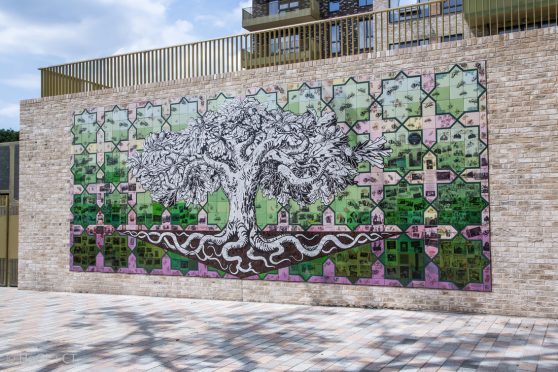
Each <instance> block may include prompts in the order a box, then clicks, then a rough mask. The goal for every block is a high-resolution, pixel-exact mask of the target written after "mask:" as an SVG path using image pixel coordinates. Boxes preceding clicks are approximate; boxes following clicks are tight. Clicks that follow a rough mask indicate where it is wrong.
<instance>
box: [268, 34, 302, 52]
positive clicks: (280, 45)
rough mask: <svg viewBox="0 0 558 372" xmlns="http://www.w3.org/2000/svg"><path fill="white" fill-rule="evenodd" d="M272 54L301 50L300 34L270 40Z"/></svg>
mask: <svg viewBox="0 0 558 372" xmlns="http://www.w3.org/2000/svg"><path fill="white" fill-rule="evenodd" d="M269 47H270V51H271V54H280V53H298V52H300V37H299V35H291V36H282V37H275V38H272V39H270V40H269Z"/></svg>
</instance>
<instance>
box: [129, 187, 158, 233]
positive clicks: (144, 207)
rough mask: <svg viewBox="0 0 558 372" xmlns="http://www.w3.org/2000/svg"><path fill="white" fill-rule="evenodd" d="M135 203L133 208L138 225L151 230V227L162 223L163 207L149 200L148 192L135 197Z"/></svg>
mask: <svg viewBox="0 0 558 372" xmlns="http://www.w3.org/2000/svg"><path fill="white" fill-rule="evenodd" d="M136 198H137V202H136V205H135V206H134V210H135V211H136V215H137V216H136V219H137V223H138V225H145V226H147V227H148V228H151V227H152V226H153V225H160V224H161V223H162V219H163V218H162V215H163V210H164V208H163V206H162V205H161V204H159V203H156V202H154V201H153V199H151V196H150V195H149V193H148V192H140V193H138V194H137V195H136Z"/></svg>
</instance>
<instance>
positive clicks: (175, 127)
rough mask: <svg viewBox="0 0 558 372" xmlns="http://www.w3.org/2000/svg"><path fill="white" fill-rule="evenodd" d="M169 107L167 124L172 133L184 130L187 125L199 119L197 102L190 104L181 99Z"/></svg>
mask: <svg viewBox="0 0 558 372" xmlns="http://www.w3.org/2000/svg"><path fill="white" fill-rule="evenodd" d="M170 107H171V109H170V111H171V113H170V116H169V119H168V123H169V125H170V126H171V130H172V131H173V132H179V131H181V130H184V129H186V127H187V126H188V123H190V122H191V121H192V120H195V119H197V118H199V117H200V114H199V112H198V102H197V101H194V102H190V101H189V100H187V99H186V98H182V100H180V102H179V103H173V104H171V105H170Z"/></svg>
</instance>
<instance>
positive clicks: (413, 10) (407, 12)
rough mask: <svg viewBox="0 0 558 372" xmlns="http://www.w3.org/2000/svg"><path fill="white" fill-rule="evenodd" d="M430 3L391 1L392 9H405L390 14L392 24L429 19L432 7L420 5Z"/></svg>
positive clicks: (410, 0)
mask: <svg viewBox="0 0 558 372" xmlns="http://www.w3.org/2000/svg"><path fill="white" fill-rule="evenodd" d="M428 1H429V0H390V1H389V7H390V8H400V7H404V8H402V9H397V10H392V11H390V12H389V20H390V22H399V21H406V20H409V19H416V18H422V17H428V15H429V14H430V5H422V6H421V5H420V3H427V2H428Z"/></svg>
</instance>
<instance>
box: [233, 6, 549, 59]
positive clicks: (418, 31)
mask: <svg viewBox="0 0 558 372" xmlns="http://www.w3.org/2000/svg"><path fill="white" fill-rule="evenodd" d="M554 8H555V5H554V4H553V3H551V2H547V1H544V0H531V1H529V0H519V1H518V2H512V1H502V2H499V1H484V0H469V1H467V0H465V1H464V0H446V1H427V0H253V4H252V7H251V8H247V9H244V11H243V18H242V26H243V27H244V28H245V29H246V30H248V31H251V32H253V35H252V38H253V40H252V42H251V47H252V49H251V50H246V51H245V53H244V54H243V63H242V64H243V67H245V68H256V67H262V66H266V65H270V64H276V63H277V62H276V60H277V59H278V58H279V59H281V58H283V59H284V60H285V61H289V60H291V59H292V58H293V57H294V56H295V55H297V56H298V57H299V59H302V60H308V59H319V58H328V57H335V56H343V55H352V54H358V53H363V52H371V51H373V50H386V49H388V50H391V49H398V48H406V47H414V46H420V45H427V44H431V43H436V42H447V41H453V40H461V39H463V38H464V35H471V36H487V35H494V34H498V33H500V34H501V33H506V32H511V31H520V30H525V29H530V28H539V27H545V26H551V25H555V24H556V15H555V14H553V13H555V12H554ZM272 59H274V60H275V62H274V61H271V60H272Z"/></svg>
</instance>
